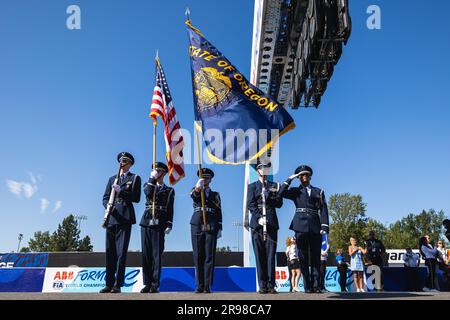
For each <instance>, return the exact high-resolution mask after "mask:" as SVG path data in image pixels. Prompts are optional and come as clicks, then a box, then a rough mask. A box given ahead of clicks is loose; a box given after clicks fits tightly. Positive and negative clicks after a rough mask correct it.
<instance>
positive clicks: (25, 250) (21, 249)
mask: <svg viewBox="0 0 450 320" xmlns="http://www.w3.org/2000/svg"><path fill="white" fill-rule="evenodd" d="M20 252H31V250H30V248H28V247H22V248H20Z"/></svg>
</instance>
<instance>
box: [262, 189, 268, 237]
mask: <svg viewBox="0 0 450 320" xmlns="http://www.w3.org/2000/svg"><path fill="white" fill-rule="evenodd" d="M261 197H262V206H263V207H262V211H263V218H264V224H263V241H266V240H267V216H266V214H267V212H266V187H265V186H264V182H263V183H262V191H261Z"/></svg>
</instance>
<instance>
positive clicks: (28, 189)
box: [6, 180, 38, 199]
mask: <svg viewBox="0 0 450 320" xmlns="http://www.w3.org/2000/svg"><path fill="white" fill-rule="evenodd" d="M6 186H7V187H8V189H9V192H11V193H12V194H15V195H16V196H19V197H20V195H21V194H22V193H23V195H24V196H25V197H26V198H27V199H31V198H32V197H33V195H34V194H35V193H36V192H37V191H38V187H37V185H36V184H32V183H28V182H19V181H14V180H6Z"/></svg>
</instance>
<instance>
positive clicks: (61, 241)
mask: <svg viewBox="0 0 450 320" xmlns="http://www.w3.org/2000/svg"><path fill="white" fill-rule="evenodd" d="M52 237H53V240H54V246H55V247H54V249H55V250H54V251H78V247H79V245H80V229H78V224H77V221H76V220H75V217H74V216H73V215H69V216H68V217H66V218H64V220H63V222H62V223H61V224H59V225H58V229H57V230H56V231H55V232H54V233H53V235H52Z"/></svg>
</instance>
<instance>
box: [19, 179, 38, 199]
mask: <svg viewBox="0 0 450 320" xmlns="http://www.w3.org/2000/svg"><path fill="white" fill-rule="evenodd" d="M22 190H23V193H24V194H25V197H27V199H31V197H33V195H34V194H35V193H36V191H37V190H38V187H37V185H32V184H30V183H22Z"/></svg>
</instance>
